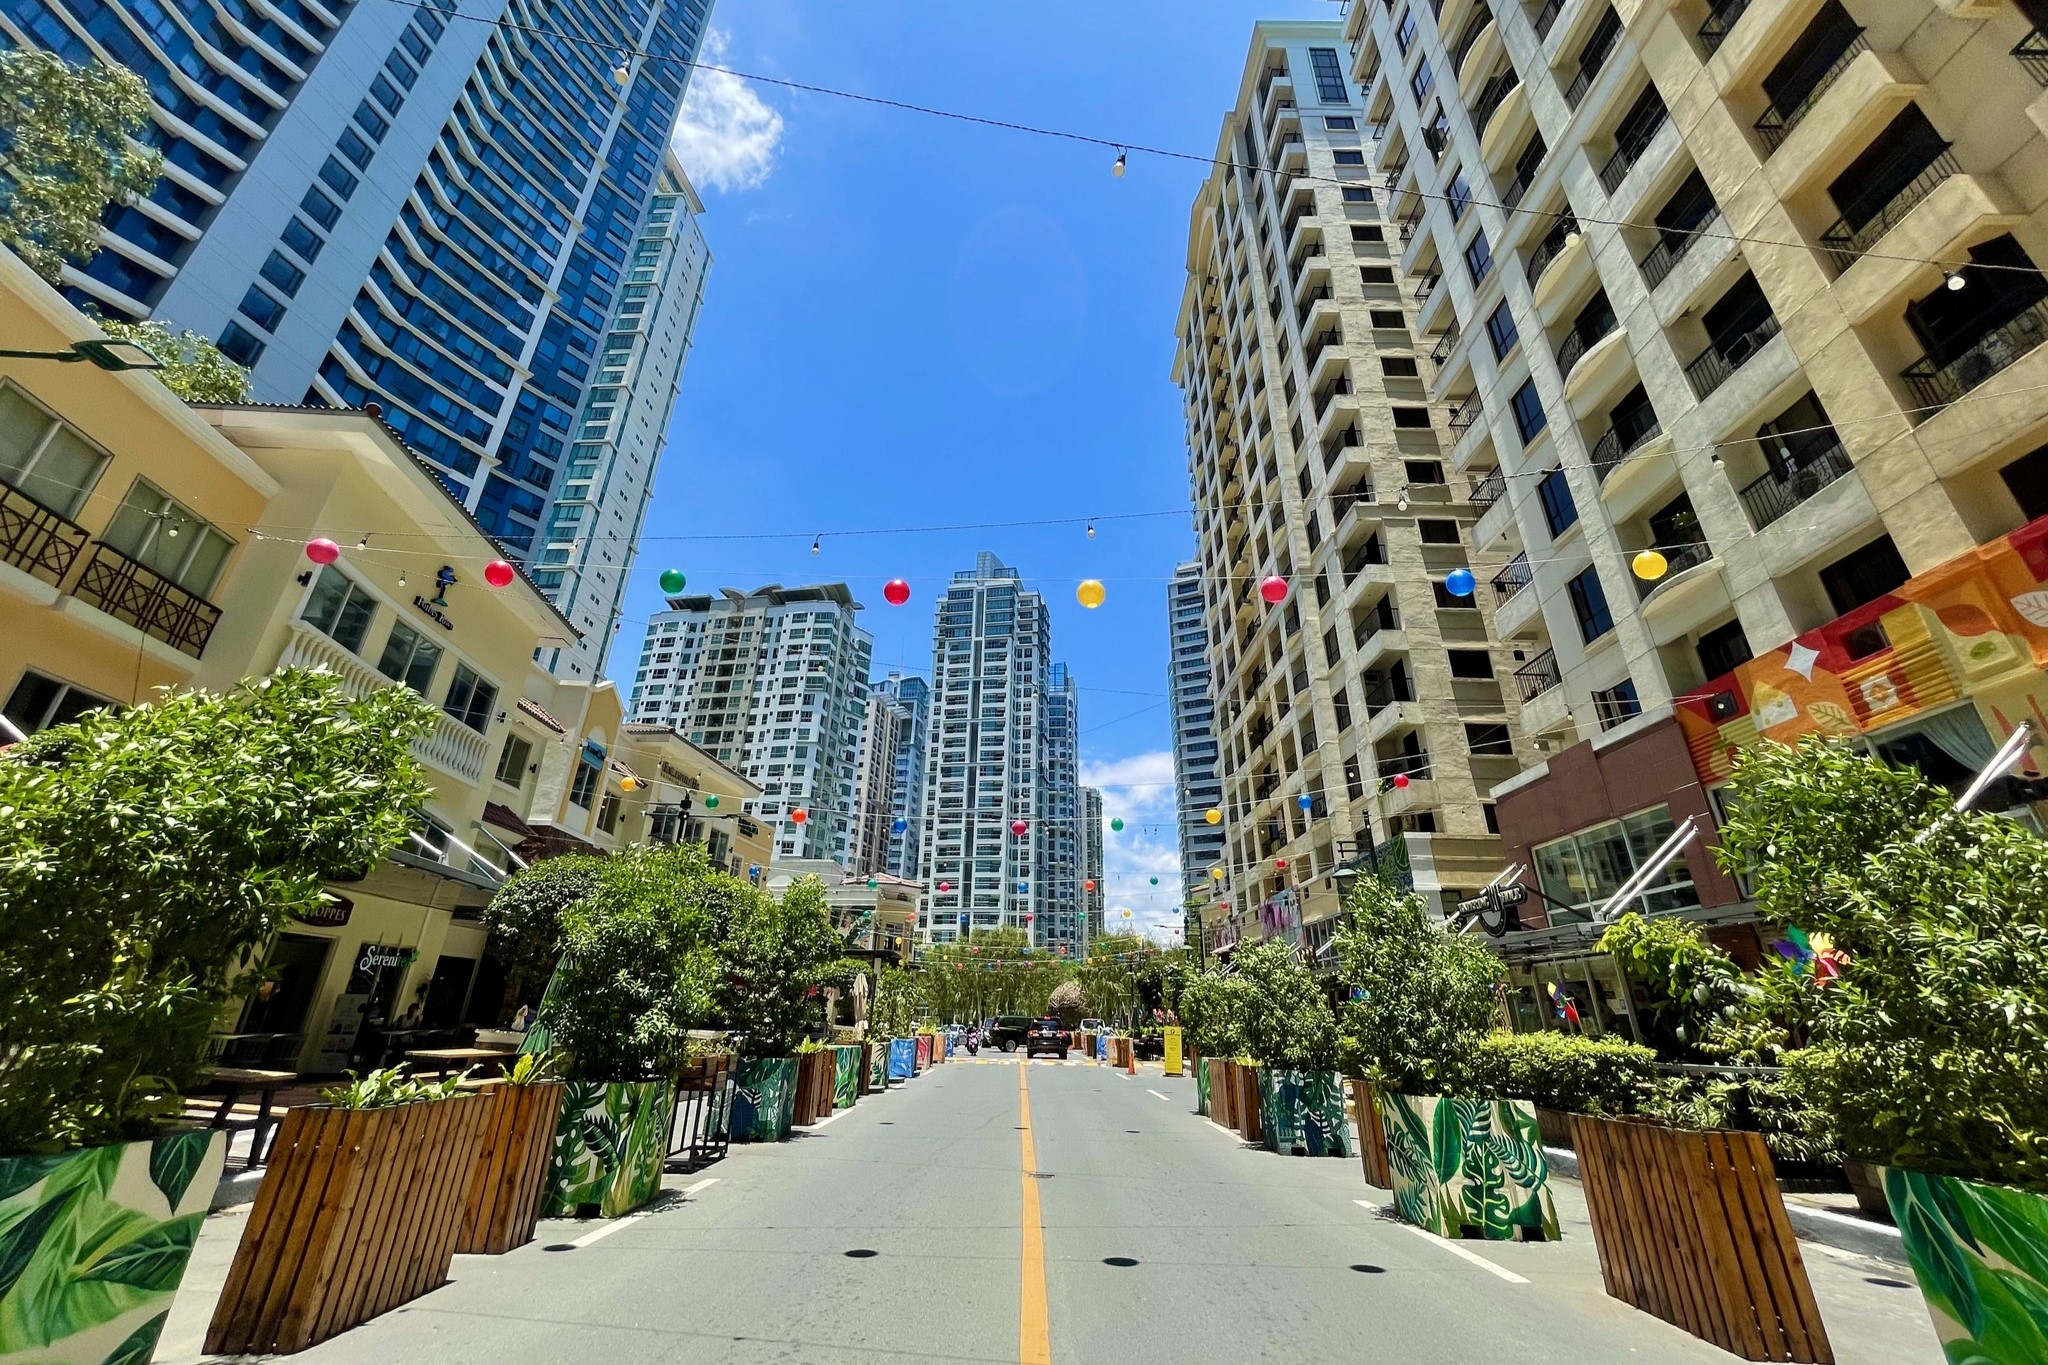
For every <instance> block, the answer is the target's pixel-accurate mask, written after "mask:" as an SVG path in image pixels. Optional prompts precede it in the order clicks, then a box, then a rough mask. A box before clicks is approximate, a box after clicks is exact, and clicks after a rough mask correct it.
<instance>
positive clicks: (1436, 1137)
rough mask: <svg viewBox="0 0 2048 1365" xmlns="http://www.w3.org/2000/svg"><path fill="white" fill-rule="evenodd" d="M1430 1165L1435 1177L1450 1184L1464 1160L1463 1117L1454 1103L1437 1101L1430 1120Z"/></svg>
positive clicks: (1455, 1177) (1456, 1176)
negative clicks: (1434, 1111)
mask: <svg viewBox="0 0 2048 1365" xmlns="http://www.w3.org/2000/svg"><path fill="white" fill-rule="evenodd" d="M1429 1159H1430V1166H1431V1167H1432V1168H1433V1169H1434V1170H1435V1171H1436V1178H1437V1180H1438V1181H1439V1182H1441V1183H1443V1184H1446V1185H1448V1184H1450V1183H1451V1182H1452V1181H1453V1180H1456V1179H1457V1178H1458V1171H1459V1168H1460V1167H1462V1166H1463V1165H1464V1162H1465V1119H1464V1116H1463V1115H1462V1114H1461V1113H1460V1112H1459V1110H1458V1107H1457V1105H1456V1104H1455V1103H1450V1102H1444V1101H1439V1102H1438V1104H1437V1106H1436V1113H1435V1114H1434V1115H1433V1116H1432V1119H1431V1122H1430V1146H1429Z"/></svg>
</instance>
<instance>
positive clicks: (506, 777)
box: [498, 735, 533, 787]
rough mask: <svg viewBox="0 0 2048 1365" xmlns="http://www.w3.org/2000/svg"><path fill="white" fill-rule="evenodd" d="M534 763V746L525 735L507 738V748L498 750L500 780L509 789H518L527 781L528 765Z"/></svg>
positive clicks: (508, 736)
mask: <svg viewBox="0 0 2048 1365" xmlns="http://www.w3.org/2000/svg"><path fill="white" fill-rule="evenodd" d="M532 761H533V744H532V742H531V741H530V740H528V739H527V738H526V737H525V736H524V735H507V736H505V747H504V748H502V749H500V750H498V780H499V781H500V782H503V783H504V784H505V785H506V786H508V787H517V786H519V785H520V784H521V783H523V782H525V781H526V765H527V764H529V763H531V762H532Z"/></svg>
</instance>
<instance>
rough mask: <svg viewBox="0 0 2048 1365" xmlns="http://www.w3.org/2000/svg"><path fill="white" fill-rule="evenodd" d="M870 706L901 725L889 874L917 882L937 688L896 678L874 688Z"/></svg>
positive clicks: (913, 677)
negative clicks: (926, 761)
mask: <svg viewBox="0 0 2048 1365" xmlns="http://www.w3.org/2000/svg"><path fill="white" fill-rule="evenodd" d="M868 705H870V706H884V705H886V706H887V707H888V708H889V714H890V716H891V717H892V719H893V720H894V722H895V725H896V781H895V785H894V787H893V788H892V805H891V809H890V823H889V831H890V832H889V862H888V868H889V871H890V872H891V873H893V874H894V875H896V876H898V877H907V878H909V879H910V880H911V881H916V880H918V879H919V876H920V872H921V869H922V866H923V864H922V863H921V862H920V861H919V858H918V854H919V852H920V849H921V847H922V841H923V837H924V756H925V740H926V737H927V736H928V735H929V733H930V730H931V713H932V689H931V685H930V684H929V683H927V682H926V681H925V680H924V679H923V678H920V677H917V676H916V675H914V674H906V673H898V672H892V673H890V674H889V676H888V677H886V678H883V679H882V680H881V681H879V682H877V683H876V684H875V685H874V687H873V689H872V690H871V691H870V693H869V697H868ZM898 820H901V821H902V822H903V828H902V829H901V830H898V829H897V828H896V821H898Z"/></svg>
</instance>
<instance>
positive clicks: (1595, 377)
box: [1558, 325, 1635, 418]
mask: <svg viewBox="0 0 2048 1365" xmlns="http://www.w3.org/2000/svg"><path fill="white" fill-rule="evenodd" d="M1577 335H1578V334H1577V333H1573V334H1572V337H1570V338H1567V341H1568V342H1569V341H1570V340H1572V339H1573V338H1576V337H1577ZM1568 356H1569V364H1567V357H1568ZM1558 368H1559V369H1560V370H1563V371H1564V396H1565V401H1566V402H1568V403H1570V404H1571V405H1572V411H1573V412H1574V413H1576V414H1577V415H1578V416H1579V417H1580V418H1585V417H1588V416H1590V415H1591V414H1592V413H1593V411H1594V410H1595V409H1597V408H1598V407H1599V406H1600V404H1601V403H1602V402H1603V401H1605V400H1606V398H1607V397H1608V395H1609V394H1611V393H1612V392H1613V391H1614V389H1615V387H1616V386H1617V385H1619V384H1620V383H1621V382H1622V381H1623V380H1625V379H1627V378H1628V377H1629V376H1630V375H1632V374H1634V373H1635V357H1634V356H1633V355H1631V354H1630V353H1629V349H1628V333H1627V332H1626V331H1625V330H1624V329H1623V328H1621V327H1620V326H1619V325H1617V326H1615V327H1613V328H1611V329H1610V330H1609V331H1608V332H1607V333H1606V335H1604V336H1602V337H1600V338H1599V339H1598V340H1596V341H1594V342H1592V343H1591V344H1590V345H1587V346H1585V347H1584V348H1583V349H1582V350H1581V351H1580V352H1579V353H1578V354H1577V355H1576V356H1571V355H1570V352H1569V351H1568V350H1567V348H1566V347H1563V346H1560V347H1559V348H1558Z"/></svg>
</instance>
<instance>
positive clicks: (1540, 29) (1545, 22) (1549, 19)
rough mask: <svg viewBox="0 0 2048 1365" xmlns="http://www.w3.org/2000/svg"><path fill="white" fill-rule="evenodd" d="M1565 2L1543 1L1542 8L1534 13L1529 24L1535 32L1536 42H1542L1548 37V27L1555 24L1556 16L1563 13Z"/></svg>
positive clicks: (1555, 0)
mask: <svg viewBox="0 0 2048 1365" xmlns="http://www.w3.org/2000/svg"><path fill="white" fill-rule="evenodd" d="M1564 7H1565V0H1543V8H1542V9H1539V10H1537V11H1536V13H1535V15H1534V17H1532V18H1531V19H1530V20H1529V23H1530V24H1531V25H1532V26H1533V27H1534V28H1535V30H1536V41H1537V42H1539V43H1540V42H1542V41H1543V40H1544V39H1545V38H1548V37H1549V36H1550V26H1551V25H1552V24H1554V23H1556V22H1557V16H1558V15H1559V14H1560V13H1562V12H1563V11H1564Z"/></svg>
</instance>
